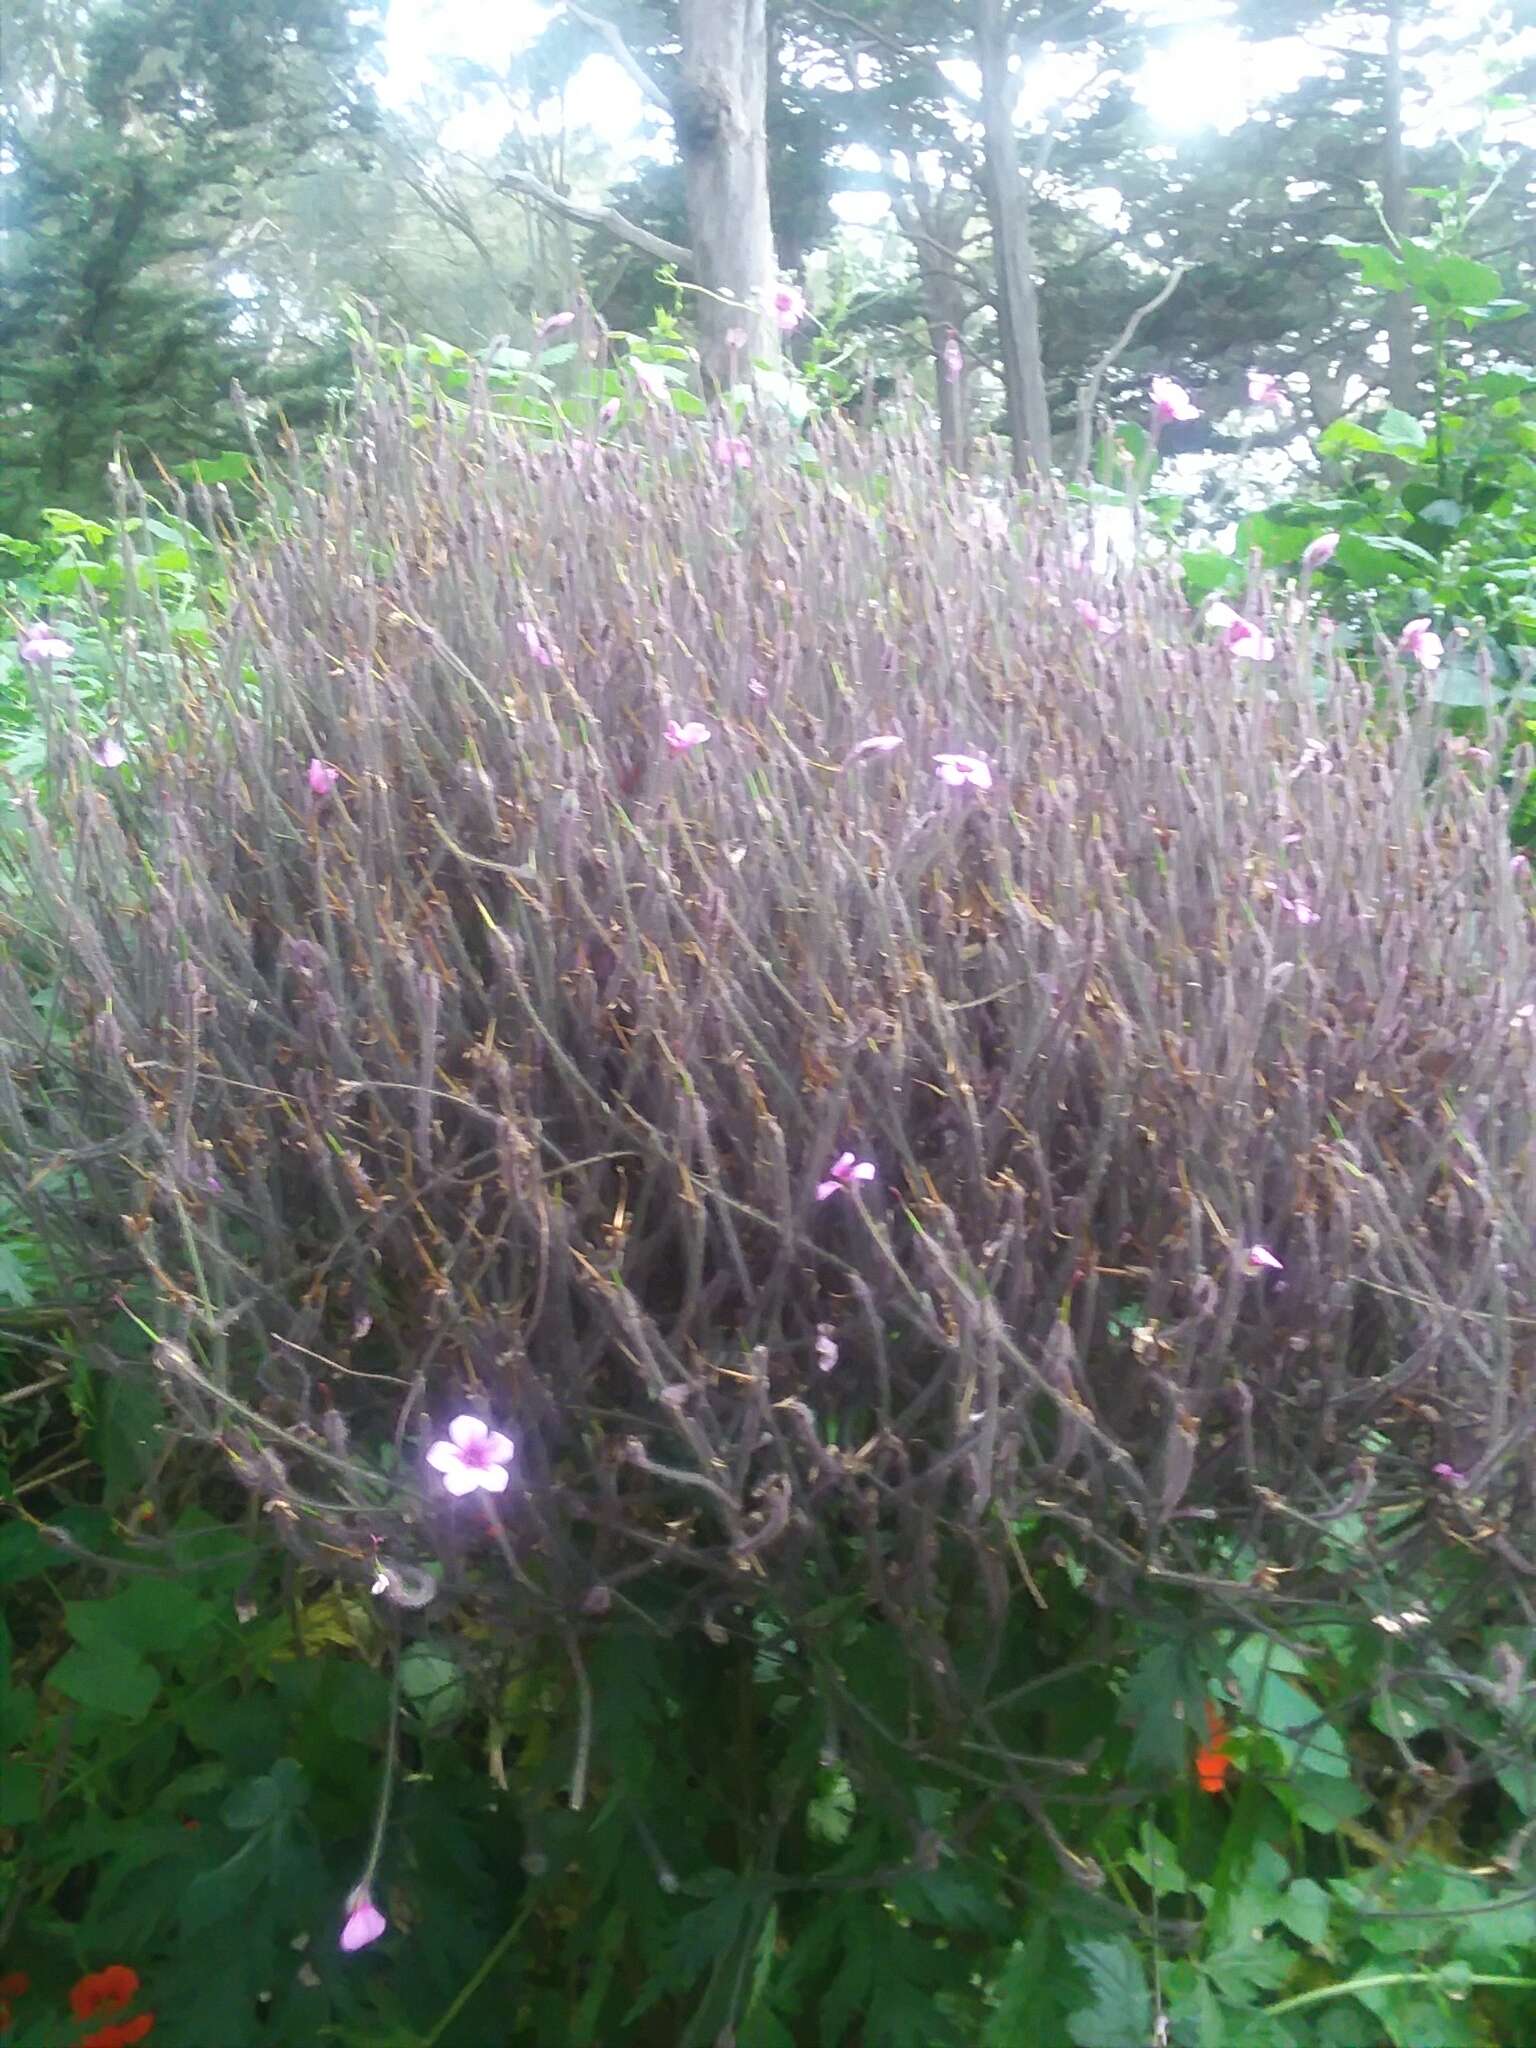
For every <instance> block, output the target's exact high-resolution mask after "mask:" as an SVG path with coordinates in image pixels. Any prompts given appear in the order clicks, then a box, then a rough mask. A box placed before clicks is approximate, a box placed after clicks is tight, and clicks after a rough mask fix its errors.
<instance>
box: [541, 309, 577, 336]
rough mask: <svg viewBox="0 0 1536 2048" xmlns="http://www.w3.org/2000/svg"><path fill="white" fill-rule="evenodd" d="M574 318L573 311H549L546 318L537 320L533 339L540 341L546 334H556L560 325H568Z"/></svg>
mask: <svg viewBox="0 0 1536 2048" xmlns="http://www.w3.org/2000/svg"><path fill="white" fill-rule="evenodd" d="M575 318H576V315H575V314H574V313H569V312H567V313H551V314H550V315H549V317H548V319H545V320H541V321H540V322H539V324H538V328H537V330H536V334H535V339H536V340H538V341H542V340H543V339H544V337H545V335H546V334H557V333H558V332H559V331H560V329H561V328H562V327H569V326H570V324H571V322H572V321H573V320H574V319H575Z"/></svg>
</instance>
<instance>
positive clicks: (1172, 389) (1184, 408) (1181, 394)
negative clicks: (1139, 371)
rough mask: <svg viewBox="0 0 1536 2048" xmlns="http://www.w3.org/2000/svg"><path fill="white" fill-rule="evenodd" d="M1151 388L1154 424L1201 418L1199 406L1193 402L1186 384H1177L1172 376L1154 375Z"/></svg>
mask: <svg viewBox="0 0 1536 2048" xmlns="http://www.w3.org/2000/svg"><path fill="white" fill-rule="evenodd" d="M1150 389H1151V393H1152V422H1153V425H1154V426H1159V427H1161V426H1166V425H1167V423H1168V422H1169V421H1170V420H1197V419H1199V417H1200V408H1199V406H1197V405H1196V404H1195V403H1194V402H1193V400H1192V399H1191V398H1190V395H1189V393H1188V392H1187V391H1186V390H1185V389H1184V386H1183V385H1182V384H1175V383H1174V381H1173V379H1172V378H1171V377H1154V378H1153V379H1152V383H1151V386H1150Z"/></svg>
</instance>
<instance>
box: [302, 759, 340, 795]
mask: <svg viewBox="0 0 1536 2048" xmlns="http://www.w3.org/2000/svg"><path fill="white" fill-rule="evenodd" d="M340 780H341V776H340V774H339V773H338V771H337V770H336V769H334V768H333V767H332V766H331V765H330V763H329V762H328V761H322V760H321V758H320V756H319V755H318V754H313V755H311V756H310V762H309V793H310V795H311V796H330V795H331V793H332V791H333V790H334V789H335V787H336V785H337V783H338V782H340Z"/></svg>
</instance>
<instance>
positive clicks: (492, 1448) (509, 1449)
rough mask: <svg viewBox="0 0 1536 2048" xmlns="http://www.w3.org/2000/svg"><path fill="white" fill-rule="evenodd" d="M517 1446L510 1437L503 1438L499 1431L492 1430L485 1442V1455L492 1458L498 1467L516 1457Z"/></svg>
mask: <svg viewBox="0 0 1536 2048" xmlns="http://www.w3.org/2000/svg"><path fill="white" fill-rule="evenodd" d="M516 1452H517V1446H516V1445H515V1444H514V1443H513V1441H512V1439H511V1437H509V1436H503V1435H502V1433H501V1431H500V1430H499V1429H493V1430H492V1431H491V1433H490V1435H489V1436H488V1437H487V1438H486V1440H485V1455H486V1456H487V1457H488V1458H494V1459H495V1461H496V1463H497V1464H498V1465H505V1464H507V1463H509V1462H510V1460H511V1459H512V1458H513V1457H514V1456H515V1455H516Z"/></svg>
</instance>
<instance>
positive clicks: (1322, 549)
mask: <svg viewBox="0 0 1536 2048" xmlns="http://www.w3.org/2000/svg"><path fill="white" fill-rule="evenodd" d="M1339 539H1340V536H1339V535H1338V534H1336V533H1320V534H1319V535H1318V536H1317V539H1316V540H1309V541H1308V542H1307V544H1306V546H1305V547H1304V548H1303V549H1302V551H1301V566H1302V568H1303V569H1305V570H1306V572H1307V574H1308V575H1309V576H1310V575H1311V573H1312V571H1313V570H1314V569H1321V568H1322V566H1323V564H1324V562H1331V561H1332V560H1333V558H1334V555H1335V553H1336V552H1337V549H1338V545H1339Z"/></svg>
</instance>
